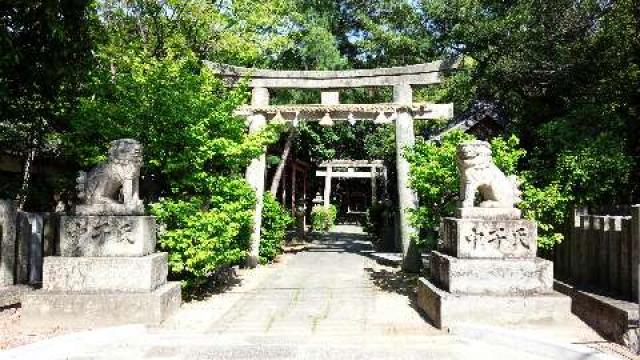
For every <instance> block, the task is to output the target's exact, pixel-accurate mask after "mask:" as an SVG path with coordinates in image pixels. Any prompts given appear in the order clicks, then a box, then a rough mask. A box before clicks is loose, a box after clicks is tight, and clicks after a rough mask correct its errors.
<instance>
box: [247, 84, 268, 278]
mask: <svg viewBox="0 0 640 360" xmlns="http://www.w3.org/2000/svg"><path fill="white" fill-rule="evenodd" d="M251 105H252V106H267V105H269V89H266V88H253V90H252V96H251ZM266 125H267V118H266V117H265V115H264V114H254V115H253V116H251V119H250V123H249V133H257V132H260V131H262V129H263V128H264V127H265V126H266ZM264 150H265V151H263V153H262V154H261V155H260V156H258V158H256V159H253V160H251V163H250V164H249V166H248V167H247V171H246V175H245V177H246V179H247V182H248V183H249V185H251V187H252V188H253V190H254V191H255V193H256V208H255V211H254V213H253V232H252V233H251V247H250V250H249V255H248V257H247V262H246V264H247V266H248V267H256V266H257V265H258V256H259V252H260V228H261V227H262V207H263V205H264V204H263V196H264V174H265V170H266V168H267V164H266V154H265V153H266V149H264Z"/></svg>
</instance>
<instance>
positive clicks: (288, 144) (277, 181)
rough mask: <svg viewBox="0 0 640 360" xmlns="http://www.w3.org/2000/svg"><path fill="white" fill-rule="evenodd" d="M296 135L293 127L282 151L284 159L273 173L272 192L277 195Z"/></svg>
mask: <svg viewBox="0 0 640 360" xmlns="http://www.w3.org/2000/svg"><path fill="white" fill-rule="evenodd" d="M295 137H296V129H295V128H293V127H292V128H291V131H290V132H289V136H288V137H287V142H286V143H285V144H284V150H283V151H282V160H280V163H279V164H278V167H277V168H276V173H275V174H274V175H273V180H272V181H271V189H270V190H269V191H271V193H272V194H273V195H274V196H275V195H276V193H277V192H278V188H279V187H280V182H281V181H282V174H283V173H284V167H285V165H286V164H287V159H288V158H289V153H290V152H291V145H292V144H293V139H294V138H295Z"/></svg>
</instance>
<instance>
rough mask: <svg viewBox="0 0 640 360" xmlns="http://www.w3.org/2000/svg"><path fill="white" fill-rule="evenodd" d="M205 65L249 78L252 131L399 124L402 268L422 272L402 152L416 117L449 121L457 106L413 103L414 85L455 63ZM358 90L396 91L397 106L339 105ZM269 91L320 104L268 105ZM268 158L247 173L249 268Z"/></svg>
mask: <svg viewBox="0 0 640 360" xmlns="http://www.w3.org/2000/svg"><path fill="white" fill-rule="evenodd" d="M207 65H209V67H210V68H211V69H212V70H213V71H214V72H215V73H216V74H217V75H218V76H219V77H221V78H222V79H223V80H224V81H225V82H227V83H228V84H235V83H236V82H237V81H238V80H239V79H240V78H243V77H247V78H249V87H250V88H251V104H250V105H248V106H244V107H242V108H241V109H239V111H238V112H239V113H240V114H242V115H244V116H247V118H248V121H249V132H250V133H255V132H259V131H260V130H261V129H262V128H263V127H264V126H265V125H266V124H267V122H268V121H278V122H282V121H291V122H293V125H294V126H296V125H297V123H298V122H299V121H319V122H320V124H321V125H323V126H331V125H333V123H334V120H338V121H345V120H347V121H350V122H353V121H374V123H377V124H385V123H391V122H394V121H395V129H396V148H397V154H396V167H397V176H398V199H399V207H400V236H401V239H400V240H401V244H402V252H403V261H402V267H403V269H404V270H407V271H413V272H415V271H419V269H420V266H421V257H420V254H419V252H418V251H417V249H416V248H415V243H414V241H413V240H412V237H413V236H414V234H415V229H414V228H413V227H412V226H411V224H410V222H409V216H408V211H409V210H411V209H415V208H416V206H417V196H416V194H415V192H414V191H412V190H411V188H410V187H409V163H408V162H407V160H406V159H405V157H404V156H403V151H402V149H404V148H406V147H408V146H412V145H413V144H414V130H413V120H414V119H442V118H451V117H453V104H431V103H414V102H413V88H412V87H413V86H416V85H418V86H424V85H431V84H437V83H440V81H441V76H442V74H443V73H446V72H448V71H451V70H453V69H455V68H456V67H457V65H458V62H457V61H455V60H446V61H435V62H431V63H426V64H416V65H409V66H402V67H392V68H379V69H365V70H344V71H279V70H264V69H249V68H242V67H236V66H230V65H222V64H214V63H207ZM359 87H392V88H393V102H392V103H379V104H340V89H349V88H359ZM271 89H316V90H318V89H319V90H320V91H321V104H308V105H269V91H270V90H271ZM265 151H266V149H265ZM265 158H266V157H265V154H264V153H263V154H262V155H261V156H260V157H258V158H257V159H254V160H253V161H252V162H251V164H250V165H249V167H248V168H247V171H246V179H247V181H248V182H249V183H250V184H251V186H252V187H253V188H254V189H255V191H256V196H257V199H258V202H257V204H256V210H255V213H254V219H253V220H254V221H253V226H254V228H253V233H252V236H251V250H250V255H249V258H248V259H247V265H249V266H251V267H254V266H256V265H257V263H258V251H259V247H260V228H261V223H262V207H263V203H262V197H263V194H264V182H265V179H264V178H265V171H266V161H265Z"/></svg>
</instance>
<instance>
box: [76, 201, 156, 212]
mask: <svg viewBox="0 0 640 360" xmlns="http://www.w3.org/2000/svg"><path fill="white" fill-rule="evenodd" d="M74 210H75V213H76V215H144V205H143V204H142V202H139V203H136V204H91V205H85V204H80V205H76V206H75V209H74Z"/></svg>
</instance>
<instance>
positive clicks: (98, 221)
mask: <svg viewBox="0 0 640 360" xmlns="http://www.w3.org/2000/svg"><path fill="white" fill-rule="evenodd" d="M61 225H62V226H61V227H62V228H61V239H60V250H61V255H62V256H143V255H147V254H149V253H151V252H153V250H154V247H155V219H153V218H152V217H146V216H65V217H63V220H62V221H61Z"/></svg>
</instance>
